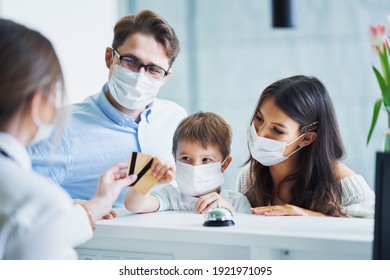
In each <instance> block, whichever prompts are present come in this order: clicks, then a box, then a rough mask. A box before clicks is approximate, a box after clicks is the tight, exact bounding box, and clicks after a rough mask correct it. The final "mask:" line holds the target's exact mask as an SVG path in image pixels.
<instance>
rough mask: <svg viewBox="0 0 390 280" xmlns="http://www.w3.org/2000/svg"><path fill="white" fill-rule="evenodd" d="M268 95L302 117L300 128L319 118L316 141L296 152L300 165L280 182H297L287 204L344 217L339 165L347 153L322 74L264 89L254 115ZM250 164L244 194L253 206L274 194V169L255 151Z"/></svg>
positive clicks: (266, 201)
mask: <svg viewBox="0 0 390 280" xmlns="http://www.w3.org/2000/svg"><path fill="white" fill-rule="evenodd" d="M268 98H272V99H273V100H274V102H275V104H276V105H277V106H278V107H279V108H280V109H281V110H282V111H283V112H284V113H285V114H287V115H288V116H289V117H291V118H292V119H293V120H295V121H296V122H298V123H299V124H300V126H301V129H302V128H303V127H304V126H306V125H308V124H312V123H314V122H317V121H318V122H319V123H318V124H317V126H316V129H315V130H314V131H315V132H316V133H317V137H316V139H315V141H314V142H313V143H311V144H310V145H308V146H306V147H304V148H303V149H301V150H300V151H299V152H298V153H297V155H296V156H298V157H299V158H298V162H299V166H298V167H297V169H295V171H294V172H293V173H292V174H289V175H287V176H286V177H285V178H283V179H282V181H281V183H280V184H283V183H286V182H290V183H291V182H292V183H293V186H292V188H291V200H290V201H286V203H289V204H293V205H296V206H299V207H302V208H305V209H310V210H313V211H316V212H321V213H324V214H327V215H331V216H343V213H342V212H341V200H342V193H341V186H340V183H339V182H338V179H337V178H336V176H335V164H336V163H337V161H338V160H339V159H341V158H342V157H343V156H344V147H343V143H342V140H341V137H340V132H339V127H338V123H337V120H336V116H335V112H334V109H333V104H332V101H331V99H330V96H329V94H328V92H327V90H326V88H325V86H324V85H323V84H322V83H321V82H320V81H319V80H318V79H317V78H315V77H306V76H293V77H289V78H286V79H282V80H279V81H276V82H274V83H273V84H271V85H270V86H268V87H267V88H266V89H265V90H264V91H263V93H262V94H261V97H260V100H259V102H258V104H257V106H256V110H255V112H254V115H253V117H252V120H253V119H254V117H255V115H256V113H257V112H258V110H259V108H260V106H261V105H262V104H263V102H264V100H266V99H268ZM247 163H249V164H250V177H249V186H247V189H246V191H245V195H246V196H247V197H248V199H249V201H250V202H251V205H252V206H254V207H257V206H263V205H268V204H269V203H271V201H272V198H273V197H274V196H275V194H274V193H273V180H272V177H271V174H270V172H269V168H268V167H267V166H263V165H262V164H260V163H259V162H257V161H256V160H255V159H254V158H252V157H251V156H250V157H249V159H248V161H247Z"/></svg>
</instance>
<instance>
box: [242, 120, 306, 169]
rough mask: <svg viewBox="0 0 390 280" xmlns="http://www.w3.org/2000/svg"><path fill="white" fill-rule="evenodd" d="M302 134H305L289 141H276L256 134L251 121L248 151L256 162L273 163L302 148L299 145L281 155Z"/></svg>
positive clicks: (269, 164)
mask: <svg viewBox="0 0 390 280" xmlns="http://www.w3.org/2000/svg"><path fill="white" fill-rule="evenodd" d="M303 135H305V134H302V135H300V136H299V137H298V138H297V139H295V140H294V141H292V142H290V143H286V142H281V141H276V140H272V139H268V138H265V137H260V136H258V135H257V133H256V128H255V126H254V125H253V123H252V124H251V126H250V127H249V130H248V146H249V151H250V153H251V155H252V157H253V158H254V159H255V160H257V161H258V162H260V163H261V164H262V165H264V166H271V165H275V164H278V163H280V162H282V161H284V160H286V159H288V158H289V157H290V156H291V155H293V154H294V153H296V152H298V151H299V150H300V149H302V146H299V148H298V149H296V150H295V151H294V152H292V153H291V154H290V155H288V156H283V154H284V151H285V150H286V148H287V146H289V145H291V144H292V143H294V142H295V141H297V140H298V139H299V138H301V137H302V136H303Z"/></svg>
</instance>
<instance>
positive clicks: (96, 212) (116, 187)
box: [84, 163, 137, 221]
mask: <svg viewBox="0 0 390 280" xmlns="http://www.w3.org/2000/svg"><path fill="white" fill-rule="evenodd" d="M126 168H127V163H120V164H117V165H114V166H112V167H111V168H109V169H107V170H106V171H105V172H104V173H103V174H102V175H100V178H99V182H98V186H97V190H96V194H95V195H94V197H92V198H91V199H90V200H88V201H86V202H85V203H84V205H85V206H87V207H88V208H89V209H90V210H91V213H92V216H93V219H94V220H95V221H96V220H98V219H100V218H102V217H103V216H104V217H106V218H110V217H115V215H116V214H113V213H112V212H111V207H112V205H113V204H114V202H115V200H116V199H117V198H118V196H119V194H120V193H121V191H122V189H123V188H125V187H127V186H129V185H131V184H132V183H134V182H135V180H137V176H136V175H130V176H126V173H125V172H124V171H122V170H125V169H126Z"/></svg>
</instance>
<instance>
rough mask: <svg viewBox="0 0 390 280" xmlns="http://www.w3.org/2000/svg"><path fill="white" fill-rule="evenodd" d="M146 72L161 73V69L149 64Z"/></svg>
mask: <svg viewBox="0 0 390 280" xmlns="http://www.w3.org/2000/svg"><path fill="white" fill-rule="evenodd" d="M148 72H150V73H153V74H162V72H163V71H162V70H161V69H160V68H158V67H154V66H149V67H148Z"/></svg>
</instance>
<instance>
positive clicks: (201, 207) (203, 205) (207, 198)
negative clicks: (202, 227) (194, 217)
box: [195, 192, 236, 214]
mask: <svg viewBox="0 0 390 280" xmlns="http://www.w3.org/2000/svg"><path fill="white" fill-rule="evenodd" d="M216 207H223V208H226V209H228V210H229V211H230V212H232V213H234V212H236V209H234V207H233V205H232V204H231V203H230V202H229V201H227V200H226V199H224V198H222V197H221V196H220V195H219V194H218V193H216V192H212V193H208V194H205V195H202V196H201V197H199V199H198V201H197V202H196V203H195V212H196V213H198V214H203V213H205V212H206V211H207V210H209V209H212V208H216Z"/></svg>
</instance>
